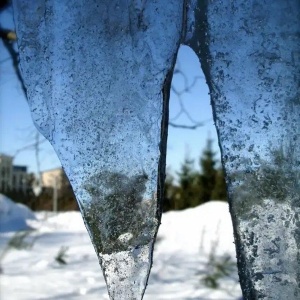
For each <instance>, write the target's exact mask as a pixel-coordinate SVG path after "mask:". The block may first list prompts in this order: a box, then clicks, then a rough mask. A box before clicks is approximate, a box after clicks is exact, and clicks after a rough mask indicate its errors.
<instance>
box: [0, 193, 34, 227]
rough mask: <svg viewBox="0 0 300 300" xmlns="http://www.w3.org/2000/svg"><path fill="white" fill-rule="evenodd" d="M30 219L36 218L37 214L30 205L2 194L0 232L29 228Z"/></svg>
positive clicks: (0, 196) (0, 195)
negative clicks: (17, 201) (27, 205)
mask: <svg viewBox="0 0 300 300" xmlns="http://www.w3.org/2000/svg"><path fill="white" fill-rule="evenodd" d="M30 220H35V215H34V214H33V212H32V211H31V210H30V209H29V208H28V207H26V206H25V205H23V204H20V203H18V204H16V203H14V202H13V201H12V200H10V199H9V198H8V197H6V196H4V195H2V194H0V232H9V231H17V230H28V229H30V228H31V226H30V224H29V221H30Z"/></svg>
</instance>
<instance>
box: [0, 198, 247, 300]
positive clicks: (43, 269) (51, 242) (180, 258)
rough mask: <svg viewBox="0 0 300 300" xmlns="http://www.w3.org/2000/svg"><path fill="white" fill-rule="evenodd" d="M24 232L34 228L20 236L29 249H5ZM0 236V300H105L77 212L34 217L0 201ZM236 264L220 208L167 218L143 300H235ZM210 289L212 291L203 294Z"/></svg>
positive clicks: (209, 206)
mask: <svg viewBox="0 0 300 300" xmlns="http://www.w3.org/2000/svg"><path fill="white" fill-rule="evenodd" d="M16 210H17V211H16ZM35 217H36V218H35ZM10 219H11V220H13V221H12V222H10ZM5 224H6V225H5ZM7 224H9V226H8V225H7ZM13 224H16V228H14V226H13ZM22 226H23V228H24V229H28V227H33V228H37V229H36V230H34V231H31V233H30V234H27V235H25V238H24V240H23V242H26V243H27V244H26V245H27V246H28V247H27V249H26V247H25V249H19V250H18V249H15V248H9V249H8V247H7V245H8V243H9V241H10V242H12V241H13V242H16V241H18V239H16V237H19V240H20V233H16V232H12V230H15V229H16V230H20V229H22ZM1 229H2V232H1V233H0V259H1V261H0V263H1V268H2V274H1V275H0V276H1V277H0V299H1V300H25V299H26V300H34V299H43V300H46V299H47V300H50V299H86V300H92V299H93V300H94V299H95V300H96V299H97V300H98V299H108V296H107V291H106V286H105V282H104V279H103V276H102V272H101V269H100V267H99V264H98V261H97V257H96V255H95V253H94V249H93V247H92V244H91V242H90V239H89V236H88V234H87V232H86V229H85V227H84V225H83V222H82V219H81V216H80V214H79V213H78V212H66V213H59V214H56V215H54V214H52V213H45V212H40V213H36V214H35V216H34V215H33V214H32V213H31V212H30V211H28V209H27V208H26V207H24V206H20V205H17V206H16V205H15V204H14V203H13V202H10V201H9V200H8V199H7V198H5V197H3V196H0V231H1ZM23 237H24V236H23ZM13 238H14V239H13ZM15 244H16V243H15ZM23 244H24V243H23ZM17 246H18V245H17ZM60 251H65V255H62V257H61V258H62V259H63V260H64V261H65V262H66V264H60V263H59V262H58V261H57V260H55V257H57V256H58V253H59V252H60ZM234 263H235V251H234V244H233V233H232V225H231V221H230V217H229V212H228V205H227V204H226V203H225V202H220V201H211V202H209V203H206V204H204V205H201V206H199V207H196V208H194V209H187V210H185V211H181V212H168V213H165V214H164V215H163V218H162V225H161V227H160V230H159V234H158V240H157V243H156V246H155V252H154V263H153V267H152V271H151V276H150V279H149V284H148V287H147V290H146V294H145V297H144V299H145V300H163V299H172V300H188V299H189V300H192V299H197V300H204V299H218V300H223V299H224V300H225V299H228V300H229V299H239V297H240V296H241V291H240V287H239V284H238V278H237V271H236V268H235V265H234ZM224 269H225V271H224ZM222 270H223V271H222ZM225 274H226V275H225ZM214 284H217V288H210V287H209V286H212V285H214Z"/></svg>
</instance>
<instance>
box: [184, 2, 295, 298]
mask: <svg viewBox="0 0 300 300" xmlns="http://www.w3.org/2000/svg"><path fill="white" fill-rule="evenodd" d="M192 2H193V3H195V5H196V7H195V10H194V15H193V14H190V16H189V19H190V22H189V24H190V27H189V28H192V30H191V32H189V35H188V36H187V44H189V45H190V46H191V47H192V48H193V49H194V50H195V52H196V53H197V54H198V56H199V58H200V59H201V64H202V68H203V71H204V73H205V76H206V79H207V83H208V85H209V88H210V93H211V101H212V106H213V110H214V114H215V122H216V126H217V130H218V135H219V142H220V146H221V151H222V161H223V165H224V167H225V170H226V174H227V184H228V192H229V196H230V208H231V215H232V219H233V224H234V228H235V238H236V247H237V255H238V264H239V273H240V279H241V285H242V289H243V294H244V297H245V299H247V300H253V299H274V300H281V299H294V300H296V299H300V267H299V266H300V254H299V253H300V90H299V83H300V65H299V64H300V2H299V0H289V1H281V0H277V1H261V0H252V1H238V0H237V1H200V0H199V1H197V2H195V1H192ZM191 16H193V17H194V19H195V22H194V23H193V20H192V18H191ZM193 28H194V29H193ZM193 30H194V31H193Z"/></svg>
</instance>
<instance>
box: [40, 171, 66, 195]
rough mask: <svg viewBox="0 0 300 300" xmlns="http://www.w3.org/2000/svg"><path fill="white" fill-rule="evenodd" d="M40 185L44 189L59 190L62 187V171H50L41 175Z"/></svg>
mask: <svg viewBox="0 0 300 300" xmlns="http://www.w3.org/2000/svg"><path fill="white" fill-rule="evenodd" d="M41 176H42V185H43V187H45V188H54V187H55V188H56V189H58V190H59V189H60V188H61V187H62V178H63V176H64V171H63V169H62V168H56V169H51V170H48V171H44V172H42V173H41Z"/></svg>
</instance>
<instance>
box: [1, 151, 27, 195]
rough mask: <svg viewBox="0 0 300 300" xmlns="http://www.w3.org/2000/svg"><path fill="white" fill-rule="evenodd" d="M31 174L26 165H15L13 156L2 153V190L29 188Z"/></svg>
mask: <svg viewBox="0 0 300 300" xmlns="http://www.w3.org/2000/svg"><path fill="white" fill-rule="evenodd" d="M28 181H29V174H28V173H27V167H26V166H14V165H13V156H9V155H6V154H0V191H1V192H8V191H12V190H15V191H23V192H26V191H27V190H28V187H29V186H28V184H29V182H28Z"/></svg>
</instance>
